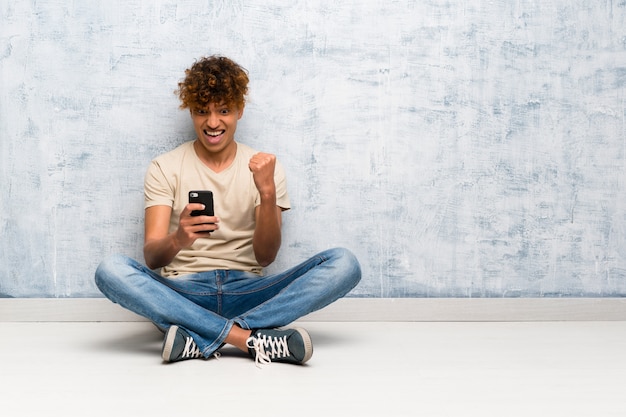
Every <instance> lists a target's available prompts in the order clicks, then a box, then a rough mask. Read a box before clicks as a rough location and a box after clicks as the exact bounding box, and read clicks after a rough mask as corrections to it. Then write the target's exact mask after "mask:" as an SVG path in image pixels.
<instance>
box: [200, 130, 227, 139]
mask: <svg viewBox="0 0 626 417" xmlns="http://www.w3.org/2000/svg"><path fill="white" fill-rule="evenodd" d="M224 132H225V130H214V131H213V130H205V131H204V134H205V135H207V136H210V137H212V138H216V137H218V136H220V135H223V134H224Z"/></svg>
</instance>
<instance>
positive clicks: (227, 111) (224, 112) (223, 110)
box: [220, 109, 230, 114]
mask: <svg viewBox="0 0 626 417" xmlns="http://www.w3.org/2000/svg"><path fill="white" fill-rule="evenodd" d="M220 113H222V114H228V113H230V110H229V109H222V110H220Z"/></svg>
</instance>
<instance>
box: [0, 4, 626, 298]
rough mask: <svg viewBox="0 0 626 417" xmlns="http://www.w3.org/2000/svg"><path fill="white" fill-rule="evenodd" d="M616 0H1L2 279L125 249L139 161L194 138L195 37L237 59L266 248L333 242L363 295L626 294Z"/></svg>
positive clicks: (12, 283)
mask: <svg viewBox="0 0 626 417" xmlns="http://www.w3.org/2000/svg"><path fill="white" fill-rule="evenodd" d="M625 16H626V2H624V1H623V0H618V1H596V0H546V1H525V0H518V1H509V0H495V1H489V2H484V1H473V0H466V1H459V2H450V1H444V0H429V1H388V0H385V1H368V2H364V1H356V0H353V1H314V0H312V1H282V0H256V1H243V0H240V1H214V2H207V1H200V0H189V1H174V0H156V1H153V0H134V1H126V0H123V1H122V0H110V1H102V2H100V1H97V2H96V1H75V2H65V1H52V0H44V1H19V2H18V1H9V0H0V19H1V21H0V81H1V86H0V118H1V119H0V150H1V153H0V164H1V167H0V179H1V189H0V192H1V198H2V199H1V202H0V204H1V205H0V236H1V241H0V293H1V294H2V295H3V296H12V297H40V296H43V297H84V296H99V293H98V291H97V289H96V288H95V286H94V284H93V272H94V270H95V268H96V265H97V264H98V262H99V260H100V259H101V258H102V257H103V256H105V255H107V254H109V253H112V252H122V253H126V254H128V255H131V256H134V257H137V258H139V259H142V258H141V256H142V255H141V247H142V239H143V225H142V221H143V206H142V204H143V195H142V181H143V175H144V172H145V169H146V166H147V164H148V162H149V161H150V159H152V158H153V157H155V156H156V155H158V154H160V153H162V152H164V151H166V150H169V149H171V148H173V147H174V146H176V145H178V144H179V143H181V142H182V141H184V140H188V139H190V138H192V131H191V128H190V125H189V119H188V115H187V113H185V112H183V111H180V110H178V108H177V106H178V102H177V98H176V96H175V95H174V94H173V91H174V90H175V88H176V83H177V82H178V81H179V79H180V78H181V77H182V76H183V72H184V69H185V68H187V67H188V66H189V65H190V64H191V63H192V62H193V60H194V59H196V58H198V57H200V56H202V55H208V54H213V53H220V54H225V55H228V56H230V57H232V58H234V59H235V60H236V61H238V62H239V63H241V64H242V65H243V66H245V67H246V68H248V69H249V70H250V76H251V94H250V100H249V105H248V107H247V109H246V114H245V116H244V119H242V121H241V123H240V127H239V131H238V138H239V140H240V141H242V142H245V143H247V144H250V145H251V146H253V147H256V148H257V149H259V150H264V151H268V152H274V153H276V154H277V155H278V156H279V158H280V159H281V160H282V162H283V164H284V165H285V167H286V169H287V171H288V175H289V179H290V182H289V191H290V193H291V197H292V202H293V206H294V209H293V210H292V211H291V212H288V213H286V214H285V216H284V221H285V238H284V245H283V249H282V251H281V253H280V259H279V260H278V262H277V263H276V264H275V266H273V267H272V268H283V267H286V266H288V265H291V264H293V263H295V262H296V261H299V260H301V259H303V258H304V257H306V256H308V255H310V254H312V253H313V252H317V251H319V250H321V249H324V248H326V247H329V246H335V245H343V246H347V247H349V248H351V249H353V250H354V251H355V252H356V253H357V255H358V256H359V258H360V259H361V261H362V263H363V270H364V277H363V281H362V284H361V285H360V286H359V287H358V288H357V289H356V290H355V291H354V293H353V294H352V295H354V296H363V297H390V296H393V297H412V296H428V297H452V296H459V297H515V296H626V184H625V183H626V139H625V138H626V29H625V28H626V21H625Z"/></svg>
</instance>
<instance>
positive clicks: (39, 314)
mask: <svg viewBox="0 0 626 417" xmlns="http://www.w3.org/2000/svg"><path fill="white" fill-rule="evenodd" d="M3 321H4V322H9V321H12V322H47V321H49V322H76V321H77V322H90V321H145V319H144V318H143V317H140V316H138V315H136V314H134V313H132V312H130V311H127V310H125V309H123V308H122V307H120V306H118V305H116V304H113V303H112V302H110V301H109V300H107V299H105V298H2V299H0V322H3ZM301 321H626V298H343V299H341V300H339V301H337V302H335V303H334V304H332V305H330V306H328V307H326V308H324V309H322V310H320V311H317V312H315V313H312V314H310V315H308V316H306V317H303V318H302V319H301Z"/></svg>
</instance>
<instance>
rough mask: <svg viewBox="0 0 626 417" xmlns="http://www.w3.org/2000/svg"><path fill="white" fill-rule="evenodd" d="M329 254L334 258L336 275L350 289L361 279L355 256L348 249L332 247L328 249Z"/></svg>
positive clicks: (359, 266) (359, 265)
mask: <svg viewBox="0 0 626 417" xmlns="http://www.w3.org/2000/svg"><path fill="white" fill-rule="evenodd" d="M327 252H329V255H330V257H331V258H334V259H335V262H334V265H335V267H336V268H337V270H338V271H337V277H341V278H342V280H343V283H344V285H346V286H348V287H349V288H350V290H351V289H352V288H354V287H356V286H357V284H358V283H359V282H360V281H361V264H360V263H359V260H358V259H357V257H356V256H355V255H354V253H352V252H351V251H350V250H349V249H346V248H341V247H339V248H333V249H329V251H327Z"/></svg>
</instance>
